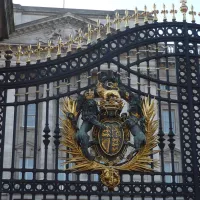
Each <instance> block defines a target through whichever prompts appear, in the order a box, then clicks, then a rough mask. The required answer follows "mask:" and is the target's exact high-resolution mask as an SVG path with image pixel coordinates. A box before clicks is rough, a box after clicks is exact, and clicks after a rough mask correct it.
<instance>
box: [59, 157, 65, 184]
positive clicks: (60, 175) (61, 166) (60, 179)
mask: <svg viewBox="0 0 200 200" xmlns="http://www.w3.org/2000/svg"><path fill="white" fill-rule="evenodd" d="M64 162H65V160H64V159H59V160H58V169H60V170H63V172H64V169H65V164H64ZM58 180H59V181H65V180H66V175H65V173H58Z"/></svg>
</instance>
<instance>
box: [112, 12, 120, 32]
mask: <svg viewBox="0 0 200 200" xmlns="http://www.w3.org/2000/svg"><path fill="white" fill-rule="evenodd" d="M120 22H121V19H120V17H119V13H118V12H116V13H115V19H114V21H113V23H114V24H115V30H116V31H117V30H119V29H120V27H119V26H120Z"/></svg>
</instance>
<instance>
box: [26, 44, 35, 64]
mask: <svg viewBox="0 0 200 200" xmlns="http://www.w3.org/2000/svg"><path fill="white" fill-rule="evenodd" d="M32 53H33V51H32V46H31V44H30V45H29V46H28V48H27V52H26V54H27V60H26V62H27V63H30V62H31V54H32Z"/></svg>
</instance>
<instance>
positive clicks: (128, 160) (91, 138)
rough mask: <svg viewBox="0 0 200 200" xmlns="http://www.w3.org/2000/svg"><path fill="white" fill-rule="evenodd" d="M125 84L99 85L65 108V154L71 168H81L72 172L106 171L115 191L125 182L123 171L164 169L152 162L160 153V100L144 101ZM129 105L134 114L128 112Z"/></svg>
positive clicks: (105, 176) (103, 173)
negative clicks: (157, 111) (157, 113)
mask: <svg viewBox="0 0 200 200" xmlns="http://www.w3.org/2000/svg"><path fill="white" fill-rule="evenodd" d="M120 83H121V82H120V80H118V79H112V80H111V81H109V79H107V81H104V83H103V82H101V81H98V83H97V85H96V87H95V88H93V90H88V91H85V92H84V93H83V94H81V95H79V96H78V98H77V99H76V100H73V99H70V98H66V99H65V100H64V105H63V108H62V112H63V114H64V115H65V118H64V119H62V125H63V133H62V134H63V137H62V145H63V146H64V147H65V150H63V149H62V151H64V152H66V153H68V154H70V155H71V156H70V157H69V159H68V161H67V162H66V163H65V164H68V163H74V164H75V165H74V166H73V167H72V168H68V169H66V170H70V171H80V172H83V171H88V170H93V171H101V176H100V177H101V181H102V183H103V184H104V185H106V186H107V187H108V188H109V189H110V190H113V189H114V188H115V187H116V186H117V185H118V184H120V175H119V171H120V170H121V171H142V172H151V171H153V167H152V166H154V167H157V165H158V163H157V161H156V160H153V158H152V154H155V153H158V151H155V150H154V148H155V147H156V146H157V136H156V134H155V133H156V130H157V126H158V125H157V121H156V120H154V117H155V105H154V101H153V100H152V101H150V99H149V98H146V99H144V100H141V99H140V98H139V97H138V96H137V95H135V94H133V93H132V92H130V91H127V90H126V89H125V88H124V87H122V85H120ZM125 101H126V102H127V105H128V110H127V112H124V113H122V110H123V108H124V105H125V104H124V102H125ZM79 116H81V119H82V124H81V125H80V126H78V120H79ZM131 135H132V137H131ZM131 138H133V139H131ZM66 149H67V150H66Z"/></svg>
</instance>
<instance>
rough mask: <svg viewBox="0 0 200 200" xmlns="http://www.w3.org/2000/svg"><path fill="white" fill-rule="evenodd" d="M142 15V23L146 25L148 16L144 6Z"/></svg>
mask: <svg viewBox="0 0 200 200" xmlns="http://www.w3.org/2000/svg"><path fill="white" fill-rule="evenodd" d="M142 14H143V16H144V23H147V22H148V14H149V12H148V11H147V6H146V5H145V6H144V12H143V13H142Z"/></svg>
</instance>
